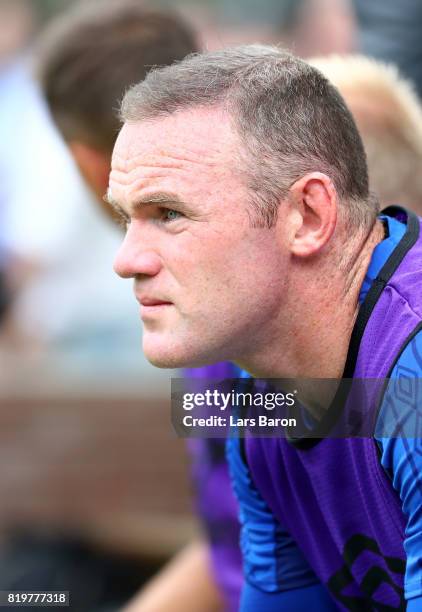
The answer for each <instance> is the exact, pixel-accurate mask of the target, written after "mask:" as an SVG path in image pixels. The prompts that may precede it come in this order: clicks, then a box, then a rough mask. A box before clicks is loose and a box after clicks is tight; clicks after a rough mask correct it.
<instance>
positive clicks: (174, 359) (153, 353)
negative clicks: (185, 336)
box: [143, 338, 215, 369]
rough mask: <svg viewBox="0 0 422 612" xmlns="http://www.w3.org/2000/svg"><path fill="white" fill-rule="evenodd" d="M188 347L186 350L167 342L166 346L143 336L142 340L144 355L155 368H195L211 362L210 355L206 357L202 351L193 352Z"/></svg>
mask: <svg viewBox="0 0 422 612" xmlns="http://www.w3.org/2000/svg"><path fill="white" fill-rule="evenodd" d="M189 348H190V349H191V350H189V351H187V350H186V349H185V348H184V347H176V346H173V347H172V346H169V343H166V346H160V345H159V344H158V343H156V342H154V343H153V342H148V340H147V339H145V338H144V341H143V351H144V354H145V357H146V358H147V359H148V361H149V362H150V363H151V364H152V365H153V366H155V367H157V368H163V369H179V368H197V367H200V366H204V365H209V364H210V363H213V359H212V358H211V357H210V358H209V359H206V357H205V356H204V354H203V353H201V354H199V352H198V353H194V352H193V351H192V347H189ZM214 361H215V360H214Z"/></svg>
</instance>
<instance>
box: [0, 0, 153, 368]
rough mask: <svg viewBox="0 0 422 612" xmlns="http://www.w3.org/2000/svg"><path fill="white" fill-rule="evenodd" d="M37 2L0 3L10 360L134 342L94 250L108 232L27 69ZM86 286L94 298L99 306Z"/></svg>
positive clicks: (2, 204)
mask: <svg viewBox="0 0 422 612" xmlns="http://www.w3.org/2000/svg"><path fill="white" fill-rule="evenodd" d="M41 4H42V3H41V1H40V2H38V1H37V2H35V1H34V2H32V1H30V0H27V1H25V0H16V2H15V1H14V0H1V2H0V29H1V37H0V38H1V43H0V53H1V56H0V88H1V96H0V131H1V134H2V139H1V143H0V177H1V182H2V184H1V188H0V210H1V218H2V226H1V230H0V244H1V250H2V252H6V253H7V254H8V257H7V259H6V261H7V271H6V275H7V278H8V279H10V280H9V283H10V285H11V286H12V289H13V295H14V300H13V305H12V307H11V308H9V309H8V311H7V313H6V317H5V319H4V324H3V327H2V330H1V334H0V351H1V352H2V353H4V354H6V355H9V354H10V355H12V356H13V355H14V353H15V352H16V353H18V355H19V359H24V358H25V357H26V356H27V355H28V354H33V353H34V352H36V353H40V352H41V353H50V352H51V351H54V350H57V351H59V350H63V351H64V350H67V351H68V354H69V355H70V352H71V351H72V350H74V351H75V352H78V353H79V356H81V357H82V356H83V355H82V354H83V353H85V354H87V353H89V352H90V351H94V352H96V353H97V356H98V358H101V356H102V355H103V356H104V355H105V354H106V353H105V352H104V349H105V348H106V347H107V348H108V349H109V351H108V353H107V355H108V357H107V358H108V359H109V361H112V359H113V351H112V350H111V349H112V348H113V349H114V350H115V351H116V350H118V349H119V347H121V346H124V347H125V350H126V351H127V350H130V347H131V346H132V347H133V350H134V351H135V346H136V330H135V326H134V325H133V324H132V323H131V322H130V321H128V320H127V318H126V317H124V318H123V317H122V316H121V313H122V312H123V311H124V312H127V311H128V309H130V308H131V304H130V300H128V299H127V296H126V295H125V294H124V292H122V291H121V290H120V287H119V286H118V283H116V282H115V281H114V279H112V278H111V277H110V274H109V265H108V262H106V261H105V259H104V255H105V254H106V253H110V252H111V251H112V250H113V248H115V245H116V244H117V242H118V232H117V231H116V229H115V228H114V227H113V226H112V224H111V223H109V222H107V220H105V219H104V218H103V217H101V216H100V215H98V214H97V212H96V211H95V210H94V208H93V207H92V206H90V205H89V204H88V203H89V202H90V200H91V196H90V195H89V193H88V192H87V190H86V188H85V186H84V184H83V182H82V180H81V178H80V176H79V173H78V171H77V169H76V167H75V164H74V162H73V161H72V159H71V157H70V155H69V153H68V151H67V149H66V147H65V146H64V145H63V142H62V140H61V139H60V138H59V136H58V134H57V131H56V129H55V128H54V126H53V124H52V122H51V119H50V117H49V114H48V112H47V109H46V105H45V101H44V99H43V97H42V95H41V93H40V90H39V87H38V85H37V83H36V82H35V81H34V79H33V76H32V74H31V70H32V66H31V64H32V48H33V40H34V37H35V35H36V32H37V30H38V28H39V27H40V21H39V16H40V13H39V12H38V8H39V7H40V6H41ZM60 4H61V3H60V2H58V3H57V5H60ZM64 185H66V188H65V189H64V188H63V186H64ZM58 209H60V214H54V213H55V211H57V210H58ZM91 231H92V232H95V234H96V236H97V244H96V250H95V251H93V250H92V248H91V238H90V232H91ZM75 244H78V249H77V250H75V248H74V245H75ZM3 260H4V258H3ZM93 276H95V278H96V286H95V289H94V287H93V283H92V277H93ZM94 295H95V297H96V298H97V299H101V301H102V303H103V309H102V311H101V312H100V313H99V312H98V311H97V309H94V307H93V302H94ZM46 312H48V316H46ZM144 363H145V362H144Z"/></svg>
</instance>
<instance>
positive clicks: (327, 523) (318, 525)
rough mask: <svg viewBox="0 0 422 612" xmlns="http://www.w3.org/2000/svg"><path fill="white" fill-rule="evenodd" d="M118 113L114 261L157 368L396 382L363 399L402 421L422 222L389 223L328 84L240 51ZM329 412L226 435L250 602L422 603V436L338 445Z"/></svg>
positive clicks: (188, 67)
mask: <svg viewBox="0 0 422 612" xmlns="http://www.w3.org/2000/svg"><path fill="white" fill-rule="evenodd" d="M121 114H122V119H123V120H124V125H123V128H122V130H121V132H120V134H119V137H118V139H117V142H116V145H115V148H114V153H113V161H112V171H111V174H110V185H109V201H110V203H111V204H112V205H113V207H114V208H115V210H116V212H117V213H118V214H120V215H121V216H122V219H123V220H124V222H125V223H126V227H127V232H126V237H125V240H124V242H123V245H122V247H121V250H120V251H119V253H118V255H117V258H116V261H115V269H116V271H117V273H118V274H119V275H120V276H122V277H123V278H133V279H134V292H135V295H136V298H137V300H138V301H139V303H140V314H141V318H142V320H143V323H144V336H143V348H144V352H145V354H146V356H147V358H148V359H149V360H150V361H151V362H152V363H153V364H155V365H157V366H159V367H181V366H183V367H186V366H201V365H204V364H207V363H212V362H216V361H219V360H232V361H234V362H235V363H236V364H237V365H238V366H240V367H242V368H244V369H245V370H247V371H248V372H249V373H250V374H251V375H252V376H254V377H266V378H299V377H300V378H313V379H316V378H333V379H339V378H342V377H343V378H351V377H356V378H375V379H383V378H385V377H387V376H390V374H391V376H392V381H393V382H392V387H391V386H390V385H388V387H387V390H386V394H385V399H384V401H383V404H382V406H381V407H380V406H378V405H376V403H375V402H374V398H373V397H372V396H369V395H368V398H367V399H366V400H364V403H363V405H362V406H361V407H360V408H361V410H362V411H364V413H366V412H368V411H372V412H371V413H370V416H371V417H375V414H374V410H378V409H380V408H381V410H380V415H381V416H382V417H383V418H384V417H386V416H391V415H390V413H388V410H387V409H388V408H389V407H390V404H389V402H391V396H392V392H393V391H394V379H395V378H397V377H398V375H399V374H400V372H402V371H403V369H404V368H407V370H406V371H410V372H411V374H410V376H416V377H417V376H418V372H419V371H420V369H421V363H422V359H421V358H420V355H421V351H420V343H421V342H422V340H421V336H420V334H419V333H418V332H419V329H421V328H422V322H421V317H422V304H421V300H422V298H421V297H420V292H419V291H418V290H415V287H417V286H418V283H420V281H421V278H420V276H421V275H422V270H421V266H420V261H421V257H422V244H421V240H420V239H419V222H418V220H417V217H415V216H414V215H412V214H410V213H406V212H405V211H403V210H400V209H391V210H388V211H387V212H386V214H385V215H383V216H382V217H381V218H378V216H377V215H378V205H377V202H376V200H375V199H374V198H373V197H372V196H371V195H370V193H369V189H368V176H367V169H366V162H365V153H364V149H363V145H362V142H361V140H360V137H359V135H358V132H357V129H356V127H355V124H354V122H353V120H352V117H351V115H350V113H349V111H348V110H347V108H346V106H345V104H344V102H343V100H342V98H341V97H340V95H339V94H338V92H337V91H336V90H335V89H334V87H333V86H331V85H330V84H329V82H328V81H327V80H326V79H325V78H324V77H323V76H322V75H321V74H320V73H319V72H318V71H317V70H315V69H314V68H312V67H310V66H309V65H307V64H306V63H304V62H303V61H301V60H299V59H297V58H295V57H293V56H291V55H289V54H288V53H285V52H283V51H281V50H279V49H275V48H271V47H260V46H249V47H239V48H233V49H228V50H223V51H219V52H216V53H208V54H203V55H199V56H196V57H191V58H189V59H187V60H184V61H183V62H181V63H180V64H178V65H175V66H171V67H169V68H163V69H161V70H156V71H153V72H151V73H150V74H149V75H148V77H147V78H146V80H145V81H144V82H143V83H141V84H139V85H137V86H135V87H133V88H132V89H131V90H130V91H129V92H128V93H127V94H126V96H125V98H124V100H123V103H122V109H121ZM251 279H253V281H254V282H251ZM412 358H413V361H412V367H411V368H410V367H409V360H412ZM406 364H407V365H406ZM418 368H419V370H418ZM409 395H410V400H411V401H410V403H412V402H413V403H412V407H413V408H415V406H414V405H413V404H414V401H415V400H414V395H415V394H414V393H413V395H412V393H410V394H409ZM387 400H388V401H387ZM407 400H408V404H409V398H407ZM399 401H400V400H399V399H398V400H397V402H399ZM332 408H333V407H332V406H331V409H330V407H328V408H327V410H326V412H325V414H324V416H323V417H322V419H321V421H320V422H319V423H318V424H317V427H316V429H315V430H311V431H310V435H309V436H308V437H305V439H292V440H288V439H287V438H286V437H283V436H280V437H278V438H267V439H262V438H250V437H248V438H246V439H245V440H244V443H242V444H240V443H239V440H238V439H236V438H234V439H231V440H230V443H229V445H228V457H229V459H230V463H231V470H232V473H233V479H234V487H235V490H236V492H237V495H238V498H239V500H240V504H241V510H242V513H241V514H242V520H243V536H242V540H243V551H244V555H245V558H244V563H245V574H246V586H245V589H244V594H243V602H242V610H266V611H268V612H269V611H271V610H280V609H286V610H289V611H293V610H304V609H306V607H307V606H311V605H312V606H313V607H314V609H319V610H332V609H340V610H363V609H365V610H371V609H404V606H405V599H404V598H406V599H407V600H409V602H408V608H407V609H409V610H414V609H418V606H420V604H421V601H422V600H421V597H420V596H421V587H420V585H421V584H422V582H421V580H420V575H419V571H420V570H419V566H420V552H419V551H420V541H421V534H422V529H421V526H420V524H419V519H418V516H419V514H420V507H421V503H420V496H421V486H420V481H419V480H418V469H417V466H418V465H419V463H418V462H419V461H420V460H419V456H420V455H419V453H418V450H417V444H416V445H415V444H413V445H412V443H411V440H409V439H407V438H406V439H403V438H400V437H398V438H390V437H387V438H385V437H383V436H382V435H381V434H382V429H379V428H378V426H379V422H378V421H377V426H376V427H375V429H374V431H373V432H372V435H371V436H370V437H366V438H365V437H362V438H350V439H343V440H340V439H330V438H329V437H327V435H328V433H329V428H328V424H333V423H335V422H336V421H335V417H336V414H337V413H334V414H333V409H332ZM334 408H336V409H337V408H338V406H337V405H334ZM350 408H351V407H350V403H349V398H347V400H346V414H348V412H347V411H349V410H350ZM400 408H401V409H403V410H404V409H406V403H405V402H404V401H402V405H401V406H400ZM386 411H387V412H386ZM337 416H338V415H337ZM381 416H380V418H381ZM245 460H246V461H245ZM415 466H416V468H415ZM387 474H388V475H389V476H390V477H391V480H390V479H389V476H387ZM392 483H393V484H394V488H395V489H396V490H394V489H393V484H392ZM403 544H404V547H405V550H406V554H405V553H404V550H403ZM405 572H406V576H405V577H404V574H405ZM404 588H405V590H404Z"/></svg>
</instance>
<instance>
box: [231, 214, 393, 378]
mask: <svg viewBox="0 0 422 612" xmlns="http://www.w3.org/2000/svg"><path fill="white" fill-rule="evenodd" d="M383 237H384V229H383V226H382V223H381V222H379V221H377V222H376V223H375V225H374V226H373V228H372V229H371V231H370V232H369V233H368V234H367V235H366V236H362V237H361V238H359V239H357V240H356V244H354V245H351V246H350V249H348V251H349V255H348V258H347V262H346V263H345V264H344V265H342V266H339V265H338V262H337V261H336V262H335V263H333V262H334V260H336V259H337V258H335V257H334V256H333V253H330V254H328V253H325V254H324V255H323V256H321V257H318V258H317V259H315V262H313V263H312V264H309V262H308V263H305V264H304V263H303V262H299V263H298V262H295V263H294V264H293V266H292V270H291V272H292V273H291V274H290V275H289V276H290V278H291V279H292V281H291V282H290V283H288V287H287V295H288V299H287V302H286V304H284V305H283V309H282V310H283V312H281V311H280V313H279V315H278V317H277V318H276V319H275V320H274V321H272V322H270V323H269V325H268V327H267V329H266V330H263V334H262V337H260V338H259V339H258V343H257V344H256V345H255V347H254V349H253V351H250V352H249V354H246V353H244V356H243V358H242V359H241V360H239V361H238V363H239V365H240V366H241V367H242V368H244V369H246V370H247V371H249V372H250V373H251V374H252V375H253V376H255V377H259V378H341V376H342V374H343V371H344V366H345V363H346V358H347V352H348V348H349V343H350V337H351V334H352V331H353V326H354V324H355V321H356V317H357V314H358V311H359V301H358V298H359V291H360V288H361V286H362V283H363V280H364V278H365V274H366V272H367V269H368V266H369V263H370V260H371V256H372V252H373V250H374V248H375V247H376V245H377V244H378V243H379V242H381V240H383ZM343 250H344V249H343ZM343 259H344V257H343ZM324 261H325V262H328V263H324ZM286 313H288V314H286Z"/></svg>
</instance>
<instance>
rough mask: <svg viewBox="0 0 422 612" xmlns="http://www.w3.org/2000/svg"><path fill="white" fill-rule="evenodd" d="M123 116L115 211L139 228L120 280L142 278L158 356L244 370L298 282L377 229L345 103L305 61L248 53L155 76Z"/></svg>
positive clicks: (152, 348)
mask: <svg viewBox="0 0 422 612" xmlns="http://www.w3.org/2000/svg"><path fill="white" fill-rule="evenodd" d="M121 114H122V119H123V121H124V122H125V124H124V126H123V128H122V131H121V132H120V135H119V137H118V140H117V142H116V146H115V150H114V153H113V163H112V173H111V176H110V200H111V201H112V203H114V205H115V207H116V208H117V209H118V210H119V211H120V213H121V214H122V215H123V217H124V218H125V220H126V221H127V223H128V227H127V234H126V238H125V242H124V244H123V246H122V249H121V251H120V253H119V255H118V257H117V260H116V265H115V267H116V270H117V272H118V273H119V274H120V275H121V276H124V277H134V278H135V292H136V294H137V296H138V299H139V301H140V302H141V304H142V308H141V315H142V318H143V320H144V323H145V330H144V349H145V353H146V355H147V357H148V358H149V359H150V360H151V361H152V362H153V363H156V364H157V365H161V366H164V367H170V366H183V365H201V364H203V363H207V362H212V361H216V360H220V359H233V360H238V361H239V360H240V359H241V358H242V355H243V356H245V354H246V352H247V351H250V350H251V338H253V342H252V344H253V343H255V346H254V347H253V350H255V351H265V350H271V348H270V345H271V344H272V343H273V342H275V341H277V339H278V338H279V336H280V333H283V332H282V330H283V329H284V331H285V330H286V326H287V325H288V322H286V314H288V311H289V314H292V313H291V309H292V304H291V299H292V295H293V293H294V292H293V291H291V290H290V289H291V288H292V286H293V284H294V283H295V282H296V281H298V282H299V280H298V279H299V276H298V275H299V274H300V270H301V269H303V268H304V266H306V263H307V262H309V263H310V262H312V264H311V265H315V262H318V261H319V262H321V265H322V262H323V261H324V258H326V257H329V254H330V253H331V252H333V251H334V250H335V249H334V243H335V242H338V240H337V241H334V240H332V236H333V235H334V232H335V230H336V226H338V227H341V228H343V231H344V228H345V226H346V224H347V225H348V227H349V229H348V233H349V235H350V234H362V235H367V234H368V233H369V232H370V231H371V228H372V227H373V224H374V221H375V217H376V212H377V210H376V209H377V207H376V204H375V203H374V202H373V201H372V200H371V199H370V198H369V197H368V179H367V171H366V163H365V154H364V150H363V146H362V143H361V140H360V137H359V135H358V132H357V130H356V127H355V125H354V122H353V120H352V118H351V115H350V113H349V111H348V110H347V108H346V106H345V104H344V102H343V100H342V98H341V97H340V95H339V94H338V92H337V91H336V90H335V89H334V88H333V86H332V85H330V83H329V82H328V81H327V80H326V79H325V78H324V77H323V76H322V75H321V74H320V73H319V72H318V71H317V70H315V69H314V68H311V67H310V66H308V65H307V64H306V63H304V62H303V61H301V60H299V59H297V58H295V57H293V56H291V55H290V54H288V53H286V52H284V51H281V50H279V49H276V48H271V47H260V46H249V47H239V48H234V49H227V50H223V51H219V52H215V53H207V54H203V55H198V56H194V57H191V58H188V59H187V60H185V61H183V62H181V63H179V64H177V65H175V66H172V67H168V68H163V69H160V70H156V71H153V72H151V73H150V74H149V75H148V77H147V78H146V80H145V81H144V82H143V83H140V84H139V85H137V86H135V87H133V88H132V89H131V90H130V91H129V92H128V93H127V94H126V96H125V98H124V100H123V103H122V111H121ZM338 220H339V222H338V223H337V221H338ZM337 233H338V235H339V236H340V230H337ZM336 247H337V250H338V245H336ZM337 254H338V253H337ZM289 309H290V310H289Z"/></svg>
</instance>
